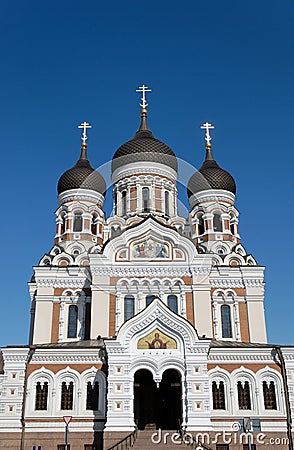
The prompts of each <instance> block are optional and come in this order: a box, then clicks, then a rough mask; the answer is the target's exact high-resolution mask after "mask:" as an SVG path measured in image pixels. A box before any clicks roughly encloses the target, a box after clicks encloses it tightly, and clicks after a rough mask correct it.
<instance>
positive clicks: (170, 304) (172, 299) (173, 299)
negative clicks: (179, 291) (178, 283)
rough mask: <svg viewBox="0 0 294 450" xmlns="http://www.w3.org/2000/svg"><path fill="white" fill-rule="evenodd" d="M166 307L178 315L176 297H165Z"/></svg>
mask: <svg viewBox="0 0 294 450" xmlns="http://www.w3.org/2000/svg"><path fill="white" fill-rule="evenodd" d="M167 306H168V307H169V308H170V309H171V310H172V311H173V312H174V313H176V314H178V297H177V296H176V295H169V296H168V297H167Z"/></svg>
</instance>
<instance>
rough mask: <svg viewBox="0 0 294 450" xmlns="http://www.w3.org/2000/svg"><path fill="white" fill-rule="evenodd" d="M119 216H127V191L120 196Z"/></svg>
mask: <svg viewBox="0 0 294 450" xmlns="http://www.w3.org/2000/svg"><path fill="white" fill-rule="evenodd" d="M121 214H122V216H125V215H126V214H127V191H123V192H122V194H121Z"/></svg>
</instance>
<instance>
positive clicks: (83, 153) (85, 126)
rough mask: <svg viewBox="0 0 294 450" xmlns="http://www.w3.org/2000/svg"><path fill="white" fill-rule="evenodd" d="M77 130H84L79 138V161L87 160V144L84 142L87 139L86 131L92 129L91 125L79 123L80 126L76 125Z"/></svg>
mask: <svg viewBox="0 0 294 450" xmlns="http://www.w3.org/2000/svg"><path fill="white" fill-rule="evenodd" d="M78 128H81V129H83V130H84V131H83V133H82V136H81V139H82V151H81V156H80V159H86V160H88V157H87V142H86V140H87V139H88V136H87V129H88V128H92V125H90V124H89V123H88V122H83V123H81V125H78Z"/></svg>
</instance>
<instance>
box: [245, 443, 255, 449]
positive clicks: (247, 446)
mask: <svg viewBox="0 0 294 450" xmlns="http://www.w3.org/2000/svg"><path fill="white" fill-rule="evenodd" d="M250 449H251V450H256V444H250V447H249V444H243V450H250Z"/></svg>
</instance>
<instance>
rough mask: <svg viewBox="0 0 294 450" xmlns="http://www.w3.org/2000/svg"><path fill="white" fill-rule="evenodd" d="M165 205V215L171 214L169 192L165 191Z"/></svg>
mask: <svg viewBox="0 0 294 450" xmlns="http://www.w3.org/2000/svg"><path fill="white" fill-rule="evenodd" d="M164 205H165V211H164V212H165V215H166V216H169V192H168V191H165V193H164Z"/></svg>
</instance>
